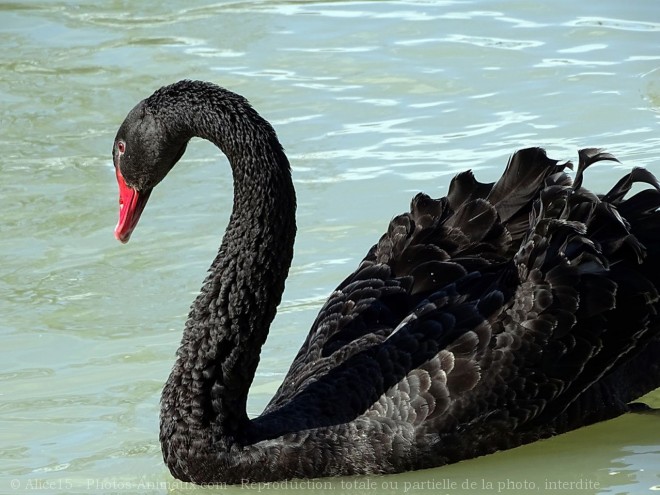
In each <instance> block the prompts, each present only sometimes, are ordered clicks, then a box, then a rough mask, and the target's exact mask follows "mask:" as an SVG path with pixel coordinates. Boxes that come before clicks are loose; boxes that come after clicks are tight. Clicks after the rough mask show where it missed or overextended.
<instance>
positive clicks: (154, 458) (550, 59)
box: [0, 0, 660, 494]
mask: <svg viewBox="0 0 660 495" xmlns="http://www.w3.org/2000/svg"><path fill="white" fill-rule="evenodd" d="M583 3H585V4H587V3H586V2H583ZM182 4H183V2H172V1H169V0H165V1H160V2H155V1H145V2H119V1H112V2H100V1H96V2H92V1H87V2H78V3H74V2H67V1H64V0H61V1H24V2H13V3H0V40H1V43H2V50H1V51H0V103H1V105H2V113H1V114H0V126H1V127H0V129H1V132H0V174H1V178H0V190H1V191H2V198H3V207H2V209H1V210H0V229H1V236H0V247H1V249H2V251H1V252H2V259H3V263H2V267H1V268H0V315H2V320H1V322H0V336H1V338H2V351H1V352H2V366H1V367H0V431H1V432H2V433H0V439H1V440H0V493H28V492H29V493H35V492H38V493H95V494H111V493H154V494H156V493H157V494H160V493H166V492H170V491H171V492H174V493H190V492H195V491H197V490H199V491H210V492H214V491H217V492H221V493H259V492H260V491H261V492H265V491H267V492H283V493H306V492H307V491H309V489H310V488H311V490H312V491H314V492H317V493H333V494H335V493H368V494H374V493H411V494H420V493H434V494H444V493H450V494H453V493H483V494H496V493H521V494H522V493H557V492H562V493H583V494H592V493H603V494H605V493H608V494H618V493H652V491H653V490H656V491H657V490H660V474H659V473H660V428H659V427H658V425H659V423H658V421H660V417H658V416H657V415H656V416H653V415H627V416H625V417H622V418H618V419H616V420H613V421H610V422H607V423H604V424H600V425H596V426H593V427H590V428H585V429H583V430H580V431H577V432H574V433H571V434H567V435H563V436H561V437H559V438H555V439H552V440H549V441H544V442H539V443H536V444H533V445H529V446H526V447H523V448H520V449H515V450H513V451H509V452H503V453H498V454H496V455H493V456H489V457H485V458H481V459H475V460H472V461H468V462H464V463H460V464H457V465H454V466H447V467H444V468H440V469H435V470H430V471H423V472H416V473H406V474H402V475H399V476H389V477H377V478H370V479H364V478H356V479H344V480H332V481H329V482H327V483H326V482H325V481H321V482H319V484H313V485H291V484H289V485H286V484H285V485H278V486H274V485H273V486H267V487H259V486H244V487H226V488H222V487H220V488H216V489H203V488H196V487H193V486H190V485H182V484H179V483H176V482H175V480H173V479H172V478H171V477H170V475H169V473H168V471H167V469H166V468H165V466H164V465H163V463H162V460H161V456H160V449H159V445H158V401H159V395H160V389H161V386H162V384H163V382H164V380H165V379H166V377H167V375H168V373H169V369H170V367H171V365H172V362H173V355H174V351H175V349H176V347H177V345H178V342H179V339H180V332H181V329H182V327H183V322H184V318H185V315H186V313H187V310H188V306H189V304H190V301H191V300H192V299H193V297H194V295H195V293H196V291H197V290H198V288H199V285H200V283H201V281H202V279H203V277H204V274H205V271H206V268H207V266H208V264H209V262H210V261H211V259H212V257H213V256H214V254H215V251H216V249H217V246H218V244H219V240H220V237H221V234H222V231H223V228H224V226H225V223H226V221H227V217H228V213H229V208H230V205H231V178H230V176H229V170H228V167H226V161H225V159H224V158H223V157H221V156H219V155H218V154H217V152H216V150H215V149H214V148H213V147H212V146H211V145H209V144H208V143H203V142H201V141H199V142H195V143H192V144H191V145H190V146H189V151H188V153H187V154H186V156H185V158H184V160H183V162H182V164H181V166H179V167H177V168H176V169H175V170H174V171H173V172H172V174H171V175H170V176H169V177H168V178H167V180H166V181H165V182H164V183H163V184H162V185H161V186H159V188H158V190H157V191H156V192H155V193H154V194H153V196H152V198H151V200H150V204H149V207H148V208H147V211H146V212H145V214H144V215H143V218H142V220H141V222H140V226H139V227H138V229H137V230H136V232H135V234H134V236H133V237H132V239H131V242H130V243H129V244H128V245H126V246H122V245H120V244H119V243H118V242H116V241H115V240H114V238H113V236H112V230H113V227H114V225H115V223H116V221H117V189H116V183H115V179H114V173H113V169H112V164H111V160H110V151H111V146H112V141H113V137H114V134H115V131H116V129H117V127H118V125H119V124H120V123H121V121H122V120H123V118H124V116H125V114H126V112H127V111H128V110H129V109H130V108H131V107H132V106H133V105H134V104H135V103H136V102H137V101H138V100H139V99H141V98H143V97H145V96H147V95H148V94H150V93H151V92H152V91H153V90H154V89H156V88H157V87H159V86H161V85H163V84H167V83H170V82H173V81H175V80H178V79H182V78H194V79H205V80H210V81H214V82H216V83H218V84H221V85H223V86H226V87H228V88H230V89H233V90H234V91H237V92H239V93H241V94H243V95H245V96H246V97H248V98H249V99H250V101H251V102H252V103H253V104H254V106H255V107H256V108H257V109H258V110H259V111H260V112H261V113H262V115H263V116H264V117H266V118H267V119H268V120H270V121H271V122H272V123H273V125H274V126H275V128H276V129H277V131H278V133H279V136H280V139H281V141H282V143H283V144H284V146H285V147H286V149H287V153H288V155H289V158H290V160H291V162H292V165H293V172H294V180H295V184H296V187H297V191H298V200H299V210H298V211H299V213H298V223H299V236H298V239H297V241H296V251H295V259H294V265H293V267H292V271H291V276H290V278H289V280H288V283H287V289H286V293H285V295H284V301H283V303H282V306H281V308H280V311H279V313H278V317H277V319H276V321H275V323H274V326H273V329H272V333H271V336H270V338H269V340H268V343H267V346H266V348H265V350H264V354H263V356H262V360H261V365H260V369H259V371H258V375H257V377H256V379H255V386H254V391H253V393H252V395H251V397H250V402H249V412H250V414H254V415H256V414H258V413H259V412H260V411H261V409H262V408H263V407H264V406H265V404H266V403H267V401H268V399H269V397H270V396H271V395H272V393H273V392H274V391H275V390H276V388H277V386H278V384H279V382H280V381H281V379H282V377H283V373H284V372H285V371H286V369H287V368H288V365H289V363H290V361H291V360H292V358H293V356H294V354H295V352H296V351H297V348H298V347H299V345H300V344H301V343H302V341H303V339H304V336H305V335H306V332H307V329H308V328H309V326H310V324H311V322H312V320H313V318H314V316H315V314H316V311H317V310H318V308H319V307H320V305H321V304H322V302H323V300H324V297H325V296H326V295H327V294H328V293H329V292H330V291H331V290H332V288H334V286H335V285H336V284H337V283H338V282H339V281H341V280H342V278H343V277H344V276H345V275H346V274H347V273H349V272H350V271H352V270H353V268H354V267H355V266H356V264H357V263H358V261H359V260H360V259H361V258H362V256H363V255H364V254H365V252H366V250H367V249H368V248H369V247H370V246H371V244H372V243H373V242H374V241H375V240H376V239H377V238H378V237H379V236H380V234H381V232H382V231H383V230H384V229H385V228H386V225H387V222H388V220H389V219H390V218H391V217H392V216H393V215H394V214H396V213H399V212H401V211H404V210H405V209H407V207H408V203H409V201H410V198H411V197H412V195H413V194H414V193H416V192H417V191H419V190H425V191H427V192H429V193H431V194H433V195H441V194H443V193H444V192H446V185H447V182H448V180H449V178H450V177H451V175H453V174H454V173H455V172H456V171H458V170H462V169H464V168H467V167H471V168H473V169H475V170H476V172H477V174H478V176H479V178H480V179H482V180H493V179H495V178H496V177H497V175H498V174H499V173H500V172H501V170H502V167H503V166H504V164H505V162H506V159H507V157H508V155H509V154H510V153H511V152H512V151H513V150H515V149H517V148H520V147H524V146H529V145H542V146H544V147H546V148H548V150H549V152H550V154H551V156H553V157H556V158H574V157H575V156H576V150H577V149H578V148H579V147H586V146H599V147H606V148H607V149H608V150H609V151H610V152H612V153H614V154H615V155H616V156H617V157H619V158H620V159H621V160H622V162H623V164H622V165H613V164H612V163H604V164H602V165H597V166H594V167H593V169H590V170H589V174H588V176H587V181H588V182H587V184H588V185H590V186H591V187H593V188H594V189H603V188H605V187H606V186H607V185H608V184H610V183H611V182H612V181H613V180H614V179H615V177H616V176H617V175H619V174H621V173H622V171H623V170H626V169H628V168H629V167H631V166H633V165H641V166H646V167H648V168H650V169H651V170H653V171H654V172H655V173H660V156H659V152H658V149H660V137H659V136H660V133H659V130H660V129H659V126H658V117H659V110H660V9H659V8H658V5H657V1H656V0H648V1H635V2H620V1H618V0H617V1H613V0H606V1H602V2H598V3H595V2H593V3H588V4H587V5H581V4H580V3H578V2H574V1H563V0H562V1H556V2H545V3H543V2H520V1H511V2H504V1H487V0H475V1H473V2H467V1H466V2H459V1H456V2H452V1H447V2H432V1H423V0H418V1H400V2H384V1H380V2H366V1H364V2H341V1H328V2H325V3H314V2H305V1H289V2H280V1H256V0H255V1H233V2H230V1H220V2H216V3H205V2H199V1H197V2H186V3H185V6H182ZM648 401H649V402H650V403H651V404H654V405H656V406H660V392H658V391H656V392H655V393H654V394H651V395H650V396H649V397H648ZM567 483H568V484H567ZM570 483H573V484H572V485H571V484H570ZM578 483H581V484H579V485H578ZM374 484H375V485H374Z"/></svg>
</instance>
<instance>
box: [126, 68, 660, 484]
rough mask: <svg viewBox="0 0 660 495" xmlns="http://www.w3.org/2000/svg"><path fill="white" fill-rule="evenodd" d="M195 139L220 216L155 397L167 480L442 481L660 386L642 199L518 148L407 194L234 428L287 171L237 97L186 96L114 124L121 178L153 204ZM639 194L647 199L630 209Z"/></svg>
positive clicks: (252, 366)
mask: <svg viewBox="0 0 660 495" xmlns="http://www.w3.org/2000/svg"><path fill="white" fill-rule="evenodd" d="M152 127H153V128H152ZM145 135H148V136H154V139H152V140H145V139H144V138H145ZM192 136H201V137H204V138H206V139H209V140H211V141H213V142H214V143H215V144H216V145H217V146H218V147H219V148H220V149H221V150H223V151H224V152H225V154H226V155H227V156H228V158H229V160H230V164H231V166H232V170H233V173H234V183H235V190H234V194H235V198H234V209H233V212H232V215H231V219H230V223H229V226H228V228H227V231H226V233H225V236H224V238H223V242H222V245H221V247H220V250H219V253H218V256H217V258H216V259H215V261H214V262H213V264H212V265H211V269H210V273H209V276H208V278H207V280H206V281H205V284H204V286H203V287H202V291H201V293H200V295H199V296H198V297H197V299H196V301H195V302H194V303H193V306H192V308H191V312H190V315H189V319H188V322H187V324H186V328H185V330H184V336H183V339H182V343H181V347H180V349H179V351H178V354H177V361H176V363H175V365H174V368H173V370H172V373H171V375H170V378H169V380H168V382H167V384H166V386H165V389H164V391H163V396H162V405H161V435H160V440H161V445H162V448H163V456H164V459H165V462H166V463H167V465H168V467H169V468H170V471H171V472H172V474H173V475H174V476H176V477H177V478H179V479H182V480H187V481H192V482H196V483H217V482H223V483H240V482H242V481H243V480H250V481H272V480H277V479H286V478H293V477H298V478H300V477H319V476H335V475H343V476H345V475H354V474H369V473H394V472H400V471H405V470H410V469H420V468H426V467H433V466H439V465H442V464H446V463H449V462H455V461H458V460H461V459H466V458H470V457H474V456H478V455H483V454H487V453H489V452H493V451H495V450H498V449H504V448H510V447H513V446H517V445H520V444H523V443H526V442H530V441H534V440H536V439H539V438H543V437H548V436H551V435H555V434H558V433H561V432H564V431H568V430H570V429H573V428H577V427H580V426H583V425H586V424H590V423H593V422H595V421H599V420H602V419H605V418H608V417H613V416H616V415H618V414H621V413H624V412H626V411H627V410H628V406H627V404H628V403H629V402H630V401H632V400H635V399H636V398H638V397H639V396H641V395H642V394H644V393H646V392H648V391H650V390H652V389H654V388H656V387H658V386H660V364H658V359H657V356H658V353H659V352H660V320H659V317H658V314H657V311H658V305H659V302H658V300H659V294H658V283H659V282H660V266H659V263H660V261H659V260H660V252H659V251H660V234H659V232H660V213H659V212H658V210H659V208H660V186H659V184H658V182H657V181H656V179H655V177H654V176H653V175H652V174H651V173H650V172H649V171H646V170H643V169H633V170H632V171H631V172H630V173H628V174H626V175H625V176H624V177H623V178H622V179H621V180H619V181H618V182H617V183H616V184H615V185H614V186H613V187H612V189H611V190H610V191H609V192H607V193H605V194H602V195H597V194H594V193H592V192H590V191H589V190H588V189H586V188H585V187H584V185H583V183H584V182H585V180H584V179H585V177H584V176H585V171H586V169H587V167H588V166H590V165H591V164H593V163H595V162H599V161H603V160H610V161H611V160H615V158H614V157H613V156H612V155H610V154H608V153H605V152H603V151H601V150H596V149H586V150H581V151H580V152H579V163H578V168H577V172H576V175H575V180H574V181H572V180H571V179H570V177H569V176H568V175H567V174H566V169H567V168H570V167H571V164H570V163H563V164H560V163H559V162H557V161H555V160H551V159H549V158H548V157H547V156H546V153H545V151H544V150H542V149H541V148H529V149H525V150H521V151H518V152H517V153H515V154H514V155H513V156H512V157H511V159H510V160H509V162H508V165H507V166H506V169H505V170H504V173H503V174H502V176H501V178H500V179H499V180H498V181H497V182H495V183H492V184H487V183H481V182H478V181H477V180H476V179H475V177H474V175H473V174H472V172H469V171H468V172H464V173H461V174H459V175H457V176H456V177H455V178H454V179H453V180H452V182H451V184H450V186H449V190H448V194H447V196H446V197H443V198H438V199H433V198H431V197H430V196H428V195H426V194H422V193H420V194H418V195H416V196H415V197H414V198H413V199H412V201H411V204H410V209H409V211H408V212H406V213H403V214H401V215H398V216H396V217H395V218H393V219H392V220H391V222H390V223H389V226H388V227H387V229H386V232H385V234H383V236H382V237H381V238H380V239H379V240H378V241H377V242H376V243H375V244H374V245H373V246H372V248H371V249H369V250H368V252H367V254H366V256H365V258H364V259H363V261H362V262H361V263H360V265H359V266H358V268H357V269H356V270H355V272H353V273H352V274H350V275H349V276H348V277H347V278H346V279H345V280H344V281H343V282H341V283H340V284H339V285H338V286H337V288H336V290H335V291H333V292H332V294H331V295H330V296H329V298H328V299H327V301H326V302H325V304H324V305H323V307H322V308H321V310H320V312H319V314H318V316H317V318H316V320H315V321H314V323H313V325H312V328H311V330H310V332H309V334H308V335H307V338H306V339H305V341H304V343H303V345H302V347H301V349H300V351H299V352H298V354H297V356H296V358H295V359H294V361H293V363H292V364H291V367H290V369H289V371H288V373H287V375H286V377H285V378H284V380H283V382H282V384H281V386H280V388H279V389H278V391H277V392H276V394H275V395H274V396H273V398H272V400H271V401H270V403H269V405H268V406H267V407H266V409H265V411H264V412H263V414H262V415H260V416H259V417H257V418H252V419H250V418H248V417H247V414H246V412H245V402H246V399H247V393H248V389H249V386H250V383H251V381H252V378H253V376H254V373H255V370H256V366H257V362H258V356H259V352H260V350H261V346H262V345H263V344H264V341H265V338H266V334H267V332H268V328H269V325H270V322H271V320H272V319H273V317H274V315H275V308H276V306H277V304H278V303H279V300H280V298H281V294H282V291H283V287H284V280H285V278H286V275H287V271H288V267H289V263H290V261H291V256H292V246H293V240H294V235H295V220H294V211H295V195H294V191H293V185H292V182H291V177H290V172H289V164H288V161H287V160H286V157H285V156H284V153H283V151H282V148H281V146H280V144H279V142H278V141H277V137H276V135H275V133H274V131H273V130H272V128H271V127H270V125H269V124H268V123H267V122H266V121H264V120H263V119H262V118H261V117H260V116H259V115H258V114H257V113H256V112H255V111H254V110H253V109H252V108H251V107H250V106H249V104H248V103H247V102H246V101H245V100H244V99H243V98H242V97H239V96H238V95H235V94H233V93H231V92H229V91H227V90H224V89H221V88H218V87H217V86H214V85H211V84H208V83H200V82H191V81H183V82H180V83H177V84H175V85H172V86H169V87H166V88H162V89H161V90H159V91H157V92H156V93H155V94H154V95H153V96H152V97H150V98H148V99H147V100H145V101H143V102H141V103H140V104H139V105H138V106H137V107H136V109H134V110H133V111H132V112H131V113H130V114H129V116H128V117H127V119H126V121H125V122H124V124H123V125H122V127H121V128H120V130H119V132H118V134H117V138H116V142H121V143H122V146H121V147H118V146H115V149H120V148H121V149H122V150H124V149H125V150H126V153H124V152H123V151H122V152H121V153H116V154H115V166H116V167H118V178H121V179H122V180H123V179H124V178H125V180H126V184H135V185H136V186H135V187H137V189H136V190H135V191H136V192H135V194H138V195H139V194H142V193H143V192H146V194H147V197H148V192H149V191H150V190H151V188H152V187H154V186H155V185H156V184H157V183H158V182H159V180H160V179H162V178H163V177H164V176H165V175H166V174H167V172H168V171H169V169H170V168H171V167H172V166H173V165H174V163H176V160H178V158H180V156H181V154H182V153H183V149H185V144H186V143H187V140H188V139H190V137H192ZM182 146H183V148H182ZM129 151H130V153H129ZM172 153H174V155H176V156H170V155H171V154H172ZM163 157H169V158H167V159H165V158H163ZM639 182H641V183H645V184H647V185H648V186H650V187H649V188H647V189H644V190H642V191H641V192H638V193H636V194H635V195H633V196H632V197H629V198H627V196H628V194H629V193H630V191H631V188H632V186H633V185H634V184H636V183H639ZM120 185H121V184H120ZM141 185H142V186H141ZM127 187H128V186H127ZM140 187H144V188H145V189H144V191H143V190H142V189H140ZM145 201H146V200H145ZM138 214H139V213H138ZM136 221H137V220H136ZM132 225H134V223H133V224H132Z"/></svg>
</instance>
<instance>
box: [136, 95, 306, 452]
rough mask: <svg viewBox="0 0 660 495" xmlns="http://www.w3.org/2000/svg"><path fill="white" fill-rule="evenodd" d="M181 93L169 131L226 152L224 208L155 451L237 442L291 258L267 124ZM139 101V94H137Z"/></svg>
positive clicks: (278, 166) (277, 149)
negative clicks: (228, 182)
mask: <svg viewBox="0 0 660 495" xmlns="http://www.w3.org/2000/svg"><path fill="white" fill-rule="evenodd" d="M203 89H204V91H202V93H203V92H205V91H209V90H211V91H212V93H211V94H210V95H209V94H199V93H196V92H194V91H193V92H191V91H188V92H184V93H181V94H180V95H179V99H178V100H175V102H174V103H171V102H170V107H169V108H168V112H171V113H172V114H173V115H177V119H178V126H177V129H178V131H177V132H180V133H182V134H184V135H186V136H187V137H192V136H199V137H202V138H205V139H208V140H210V141H212V142H213V143H215V144H216V145H217V146H218V147H219V148H220V149H221V150H222V151H223V152H224V153H225V154H226V155H227V157H228V159H229V162H230V164H231V168H232V172H233V177H234V206H233V210H232V213H231V217H230V221H229V225H228V227H227V230H226V232H225V235H224V237H223V240H222V244H221V246H220V250H219V252H218V255H217V257H216V258H215V260H214V262H213V264H212V265H211V267H210V269H209V275H208V277H207V279H206V281H205V282H204V285H203V286H202V290H201V292H200V294H199V296H198V297H197V299H196V300H195V302H194V303H193V305H192V308H191V311H190V314H189V317H188V321H187V323H186V327H185V330H184V334H183V339H182V342H181V347H180V348H179V350H178V353H177V361H176V364H175V365H174V368H173V370H172V373H171V375H170V377H169V380H168V381H167V384H166V386H165V388H164V390H163V396H162V404H161V442H162V443H163V453H164V455H165V457H166V460H167V456H168V452H174V451H175V450H178V451H181V449H186V448H190V447H192V446H193V444H194V445H195V448H196V449H200V448H205V447H206V448H209V449H211V446H213V449H214V450H216V449H221V450H224V449H226V448H229V447H230V446H231V445H232V444H234V443H235V442H237V441H240V437H241V432H242V431H243V430H244V428H245V427H246V425H247V423H248V418H247V414H246V401H247V396H248V390H249V388H250V385H251V383H252V380H253V378H254V374H255V371H256V368H257V364H258V362H259V354H260V351H261V347H262V346H263V344H264V342H265V340H266V336H267V334H268V329H269V327H270V324H271V321H272V320H273V318H274V316H275V312H276V308H277V305H278V304H279V302H280V299H281V296H282V292H283V290H284V282H285V279H286V276H287V273H288V269H289V266H290V264H291V259H292V256H293V240H294V236H295V206H296V205H295V193H294V189H293V184H292V181H291V175H290V170H289V164H288V161H287V159H286V156H285V155H284V153H283V151H282V149H281V146H280V144H279V142H278V141H277V138H276V136H275V133H274V131H273V130H272V128H271V127H270V125H269V124H268V123H267V122H266V121H265V120H263V119H262V118H261V117H259V115H258V114H257V113H256V112H255V111H254V110H253V109H252V108H251V107H250V106H249V105H248V104H247V102H246V101H245V100H243V99H242V98H241V97H238V96H237V95H234V94H233V93H229V92H226V91H225V90H221V89H220V88H216V87H214V86H213V87H210V88H203ZM147 103H148V100H147Z"/></svg>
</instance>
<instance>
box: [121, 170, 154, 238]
mask: <svg viewBox="0 0 660 495" xmlns="http://www.w3.org/2000/svg"><path fill="white" fill-rule="evenodd" d="M115 172H116V174H117V184H119V222H117V226H116V227H115V237H116V238H117V240H118V241H120V242H122V243H124V244H126V243H127V242H128V240H129V239H130V237H131V233H133V229H135V226H136V225H137V223H138V220H139V219H140V215H141V214H142V211H143V210H144V207H145V206H146V205H147V200H148V199H149V195H150V194H151V189H148V190H147V191H142V192H140V191H136V190H135V189H133V188H131V187H128V186H127V185H126V181H125V180H124V177H123V176H122V175H121V172H120V171H119V167H115Z"/></svg>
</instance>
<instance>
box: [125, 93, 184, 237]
mask: <svg viewBox="0 0 660 495" xmlns="http://www.w3.org/2000/svg"><path fill="white" fill-rule="evenodd" d="M168 115H170V116H171V115H172V114H170V113H168V112H166V111H165V112H163V111H161V112H156V111H154V109H151V108H149V107H148V105H147V103H146V101H142V102H140V103H139V104H138V105H136V106H135V108H133V109H132V110H131V111H130V112H129V113H128V115H127V116H126V119H124V122H123V123H122V125H121V126H120V127H119V130H118V131H117V135H116V137H115V142H114V146H113V148H112V158H113V162H114V166H115V174H116V176H117V184H118V185H119V221H118V222H117V226H116V227H115V237H116V238H117V239H118V240H119V241H121V242H122V243H126V242H128V240H129V238H130V236H131V233H132V232H133V230H134V229H135V227H136V226H137V223H138V220H139V219H140V215H141V214H142V211H143V210H144V207H145V206H146V204H147V200H148V199H149V195H150V194H151V191H152V190H153V188H154V187H155V186H156V185H157V184H158V183H159V182H160V181H161V180H163V179H164V178H165V176H166V175H167V174H168V172H169V171H170V170H171V169H172V167H174V165H176V163H177V162H178V161H179V159H180V158H181V156H183V153H184V152H185V150H186V145H187V143H188V140H189V138H188V137H182V136H181V133H177V132H176V128H175V126H174V125H173V123H172V122H168V118H167V116H168Z"/></svg>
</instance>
